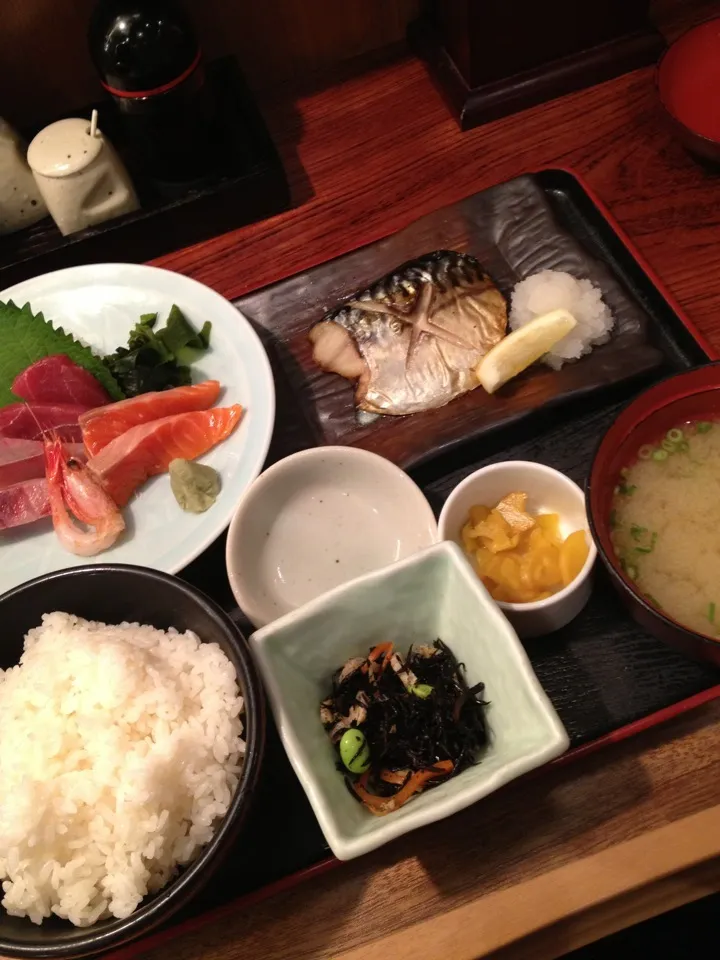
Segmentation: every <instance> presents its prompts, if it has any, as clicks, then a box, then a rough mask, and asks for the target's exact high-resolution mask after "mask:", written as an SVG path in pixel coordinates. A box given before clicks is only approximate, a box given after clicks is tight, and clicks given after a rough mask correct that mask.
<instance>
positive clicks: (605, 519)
mask: <svg viewBox="0 0 720 960" xmlns="http://www.w3.org/2000/svg"><path fill="white" fill-rule="evenodd" d="M712 419H718V420H720V363H708V364H705V365H704V366H702V367H695V368H694V369H692V370H688V371H687V372H685V373H680V374H676V375H675V376H673V377H668V379H667V380H662V381H661V382H660V383H657V384H655V386H653V387H650V389H649V390H646V391H645V392H644V393H641V394H640V396H639V397H636V399H635V400H633V401H632V403H630V404H629V405H628V406H627V407H625V409H624V410H623V411H622V412H621V413H620V415H619V416H618V417H617V419H616V420H615V422H614V423H613V425H612V426H611V427H610V429H609V430H608V432H607V433H606V434H605V436H604V437H603V439H602V440H601V442H600V446H599V447H598V449H597V453H596V454H595V459H594V460H593V464H592V467H591V469H590V477H589V479H588V482H587V484H586V488H585V491H586V498H587V510H588V517H589V520H590V530H591V532H592V535H593V538H594V540H595V543H596V545H597V549H598V553H599V555H600V557H601V558H602V562H603V563H604V564H605V566H606V568H607V569H608V571H609V573H610V577H611V578H612V581H613V584H614V586H615V588H616V589H617V590H618V592H619V593H620V595H621V597H622V598H623V600H624V601H625V604H626V605H627V607H628V608H629V611H630V614H631V615H632V617H633V619H635V620H636V621H637V622H638V623H639V624H640V625H641V626H642V627H643V628H644V629H645V630H647V631H648V633H651V634H653V636H655V637H657V638H658V639H660V640H664V641H665V642H666V643H668V644H670V645H672V646H673V647H677V648H678V649H680V650H682V651H683V652H684V653H687V654H689V655H690V656H693V657H695V658H699V659H702V660H709V661H710V662H711V663H714V664H716V665H718V666H720V642H718V640H715V639H713V638H712V637H708V636H705V635H704V634H702V633H696V632H695V631H694V630H690V629H689V628H688V627H684V626H682V624H680V623H677V622H676V621H675V620H672V619H671V618H670V617H668V616H666V615H665V614H664V613H661V612H660V610H658V609H656V608H655V607H653V606H652V605H651V604H649V603H648V602H647V601H646V600H645V599H644V598H643V597H642V596H641V594H640V593H639V592H638V591H637V589H636V587H635V585H634V584H633V582H632V580H630V579H629V578H628V577H626V576H625V574H624V573H623V571H622V568H621V567H620V564H619V562H618V559H617V558H616V556H615V553H614V551H613V545H612V541H611V539H610V522H609V521H610V511H611V509H612V498H613V491H614V489H615V486H616V485H617V483H618V480H619V477H620V471H621V470H622V468H623V467H626V466H627V465H628V464H629V463H630V462H631V461H632V460H633V459H634V458H635V456H636V455H637V451H638V449H639V448H640V447H641V446H642V445H643V444H645V443H654V442H657V441H658V440H659V438H660V437H662V436H664V434H665V433H666V432H667V431H668V430H669V429H671V428H672V427H676V426H677V425H678V424H679V423H683V422H684V421H687V420H712Z"/></svg>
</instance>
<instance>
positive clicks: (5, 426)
mask: <svg viewBox="0 0 720 960" xmlns="http://www.w3.org/2000/svg"><path fill="white" fill-rule="evenodd" d="M86 410H87V407H85V406H81V405H78V404H74V403H72V404H71V403H11V404H10V405H9V406H7V407H2V409H0V437H12V438H16V439H18V440H42V438H43V436H44V434H46V433H49V432H50V431H52V432H54V433H56V434H57V436H59V437H60V439H61V440H65V441H66V442H68V443H81V442H82V431H81V430H80V425H79V424H78V417H79V416H80V414H81V413H85V411H86Z"/></svg>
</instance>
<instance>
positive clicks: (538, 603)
mask: <svg viewBox="0 0 720 960" xmlns="http://www.w3.org/2000/svg"><path fill="white" fill-rule="evenodd" d="M516 490H518V491H523V492H524V493H527V495H528V500H527V509H528V510H529V512H530V513H534V514H537V513H557V514H559V516H560V532H561V533H562V535H563V537H567V536H569V535H570V534H571V533H572V532H573V531H574V530H584V531H585V537H586V539H587V542H588V545H589V547H590V550H589V553H588V557H587V560H586V561H585V565H584V566H583V568H582V570H581V571H580V573H579V574H578V575H577V577H575V579H574V580H573V582H572V583H570V584H568V586H567V587H565V588H564V589H563V590H560V591H559V592H558V593H555V594H553V596H552V597H548V598H547V599H546V600H535V601H534V602H533V603H504V602H502V601H498V606H499V607H500V609H501V610H502V611H503V613H504V614H505V615H506V616H507V618H508V620H510V622H511V623H512V625H513V626H514V627H515V629H516V630H517V632H518V634H519V636H521V637H523V638H524V639H526V638H530V637H539V636H542V635H543V634H546V633H552V631H553V630H559V629H560V627H564V626H565V624H567V623H569V622H570V621H571V620H573V619H574V618H575V617H576V616H577V615H578V614H579V613H580V611H581V610H582V608H583V607H584V606H585V604H586V603H587V602H588V600H589V598H590V591H591V589H592V582H591V579H590V572H591V570H592V567H593V564H594V563H595V558H596V557H597V549H596V547H595V542H594V540H593V538H592V536H591V534H590V525H589V523H588V518H587V512H586V509H585V494H584V493H583V491H582V490H581V489H580V487H579V486H578V485H577V484H576V483H575V482H574V481H572V480H571V479H570V478H569V477H566V476H565V474H564V473H560V471H559V470H553V468H552V467H546V466H545V465H544V464H542V463H533V462H531V461H529V460H505V461H503V462H502V463H493V464H491V465H490V466H488V467H481V469H480V470H476V471H475V473H471V474H470V476H469V477H466V478H465V479H464V480H463V481H462V482H461V483H459V484H458V485H457V487H455V489H454V490H453V491H452V493H451V494H450V496H449V497H448V498H447V500H446V501H445V506H444V507H443V508H442V511H441V513H440V520H439V527H440V539H441V540H454V541H455V543H457V544H458V545H459V546H460V547H462V537H461V536H460V531H461V530H462V528H463V525H464V524H465V522H466V521H467V518H468V511H469V510H470V507H472V506H474V505H475V504H485V505H486V506H489V507H490V506H494V505H495V504H496V503H497V502H498V501H499V500H501V499H502V498H503V497H504V496H506V495H507V494H508V493H512V492H513V491H516Z"/></svg>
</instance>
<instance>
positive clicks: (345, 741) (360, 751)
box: [340, 727, 370, 773]
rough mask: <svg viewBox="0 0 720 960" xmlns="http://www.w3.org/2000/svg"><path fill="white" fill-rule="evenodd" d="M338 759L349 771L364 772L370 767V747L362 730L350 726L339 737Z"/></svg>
mask: <svg viewBox="0 0 720 960" xmlns="http://www.w3.org/2000/svg"><path fill="white" fill-rule="evenodd" d="M340 759H341V760H342V762H343V765H344V766H346V767H347V769H348V770H349V771H350V773H365V771H366V770H368V769H369V767H370V747H369V746H368V742H367V739H366V738H365V734H364V733H363V732H362V730H358V729H357V727H351V729H350V730H346V731H345V733H344V734H343V735H342V738H341V739H340Z"/></svg>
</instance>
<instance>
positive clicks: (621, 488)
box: [615, 480, 637, 497]
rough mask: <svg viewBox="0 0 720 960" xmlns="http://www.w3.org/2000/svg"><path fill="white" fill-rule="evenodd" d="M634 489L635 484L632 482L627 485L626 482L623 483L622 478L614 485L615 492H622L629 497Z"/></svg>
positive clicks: (635, 488)
mask: <svg viewBox="0 0 720 960" xmlns="http://www.w3.org/2000/svg"><path fill="white" fill-rule="evenodd" d="M636 490H637V487H636V486H635V484H634V483H631V484H630V485H628V484H627V483H625V481H624V480H622V481H621V482H620V483H619V484H618V485H617V486H616V487H615V493H622V494H623V496H626V497H631V496H632V495H633V494H634V493H635V491H636Z"/></svg>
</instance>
